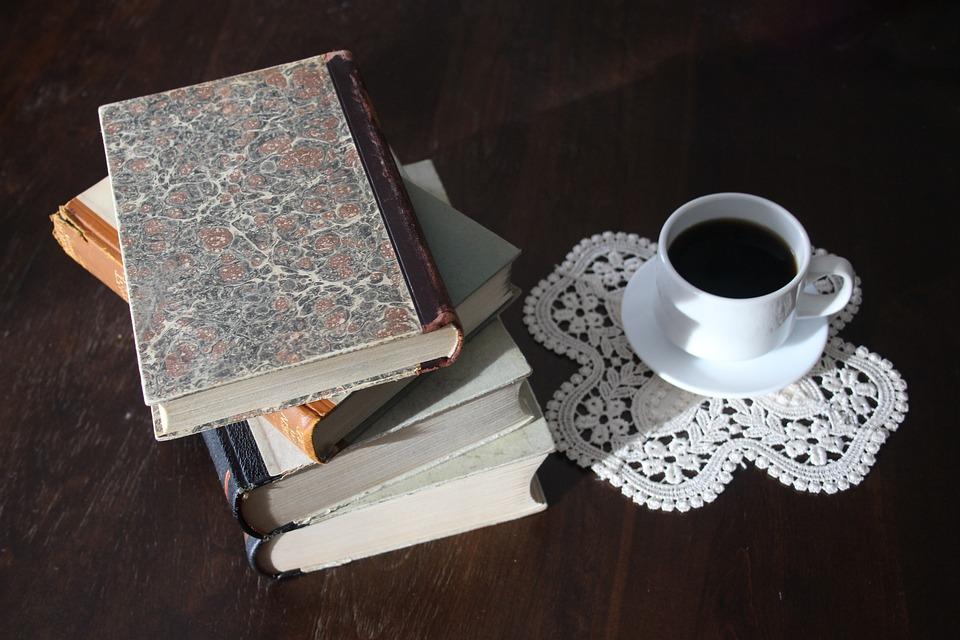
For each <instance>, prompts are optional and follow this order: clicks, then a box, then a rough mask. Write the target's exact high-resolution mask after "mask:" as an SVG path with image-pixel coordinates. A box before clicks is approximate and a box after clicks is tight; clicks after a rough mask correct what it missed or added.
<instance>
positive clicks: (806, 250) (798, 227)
mask: <svg viewBox="0 0 960 640" xmlns="http://www.w3.org/2000/svg"><path fill="white" fill-rule="evenodd" d="M716 200H749V201H751V202H753V203H754V204H760V205H763V206H764V207H766V208H767V209H769V210H771V211H774V212H775V213H776V214H777V215H779V216H780V217H781V218H783V219H784V220H786V221H787V223H788V224H789V225H790V226H792V227H793V228H794V230H795V231H796V232H797V237H798V238H799V239H800V242H801V244H802V245H803V246H801V247H799V254H797V253H796V252H795V253H794V259H795V260H797V273H796V275H794V277H793V278H791V279H790V281H789V282H787V283H786V284H784V285H783V286H781V287H780V288H778V289H775V290H774V291H770V292H768V293H765V294H763V295H760V296H754V297H751V298H729V297H726V296H721V295H717V294H715V293H710V292H709V291H704V290H703V289H701V288H700V287H697V286H696V285H694V284H693V283H691V282H690V281H688V280H687V279H686V278H684V277H683V276H681V275H680V273H679V272H678V271H677V270H676V268H675V267H674V266H673V263H672V262H671V261H670V258H669V256H668V255H667V248H668V246H669V245H668V242H667V240H668V238H669V235H670V231H672V229H673V227H674V226H675V225H676V223H677V220H678V219H680V217H681V216H683V215H684V214H685V213H686V212H688V211H690V210H691V209H694V208H696V207H699V206H702V205H704V204H707V203H710V202H714V201H716ZM731 217H733V218H735V219H741V220H751V221H752V222H755V221H754V220H752V219H750V218H748V217H740V218H737V216H730V215H724V216H716V218H731ZM707 219H712V218H707ZM694 224H697V223H694ZM777 235H778V236H780V237H781V239H783V240H785V241H787V239H786V238H783V236H782V234H780V233H777ZM787 244H788V246H789V247H790V249H791V250H794V249H795V247H794V243H793V242H789V241H787ZM811 254H812V249H811V245H810V238H809V236H808V235H807V231H806V229H804V227H803V225H802V224H801V223H800V221H799V220H798V219H797V218H796V216H794V215H793V214H792V213H790V212H789V211H788V210H787V209H786V208H784V207H783V206H781V205H779V204H777V203H776V202H773V201H772V200H768V199H767V198H764V197H762V196H757V195H753V194H750V193H741V192H737V191H724V192H719V193H711V194H707V195H703V196H700V197H698V198H694V199H693V200H690V201H688V202H685V203H684V204H682V205H680V206H679V207H677V209H676V210H674V212H673V213H671V214H670V215H669V216H668V217H667V219H666V221H665V222H664V223H663V226H662V227H660V235H659V237H658V239H657V260H658V261H659V263H660V265H661V266H662V267H663V268H665V269H667V271H668V273H669V274H670V276H671V277H672V278H673V279H674V280H675V281H677V282H679V283H682V284H683V285H684V286H686V287H687V288H689V289H691V290H692V291H694V292H696V293H697V294H698V295H701V296H707V297H708V298H709V299H712V300H717V301H722V302H725V303H728V304H741V305H742V304H756V303H757V302H763V301H766V300H770V299H773V298H778V297H780V296H782V295H784V294H785V293H787V292H789V291H791V290H794V289H796V288H798V287H799V285H800V284H801V283H802V282H803V280H804V278H805V277H806V273H807V269H808V268H809V266H810V260H811V257H812V256H811Z"/></svg>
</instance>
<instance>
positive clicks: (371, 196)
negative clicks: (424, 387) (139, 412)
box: [99, 52, 463, 437]
mask: <svg viewBox="0 0 960 640" xmlns="http://www.w3.org/2000/svg"><path fill="white" fill-rule="evenodd" d="M99 113H100V125H101V131H102V133H103V141H104V150H105V152H106V157H107V165H108V169H109V175H110V184H111V191H112V195H113V201H114V205H115V212H116V216H117V230H118V233H119V238H120V251H121V257H122V263H123V267H124V280H125V284H126V289H127V299H128V302H129V306H130V311H131V318H132V321H133V329H134V341H135V344H136V349H137V358H138V364H139V367H140V374H141V386H142V388H143V396H144V401H145V402H146V403H147V404H148V405H149V406H151V408H153V409H154V411H155V413H156V420H155V422H156V425H157V428H158V430H159V435H161V436H165V437H179V436H182V435H188V434H191V433H196V432H198V431H202V430H206V429H210V428H213V427H216V426H221V425H224V424H227V423H231V422H236V421H237V420H240V419H243V418H246V417H248V416H252V415H260V414H263V413H268V412H275V411H278V410H281V409H284V408H287V407H290V406H295V405H302V404H305V403H307V402H311V401H315V400H320V399H323V398H327V397H330V396H334V395H336V394H340V393H344V392H346V391H350V390H356V389H360V388H364V387H369V386H373V385H377V384H382V383H384V382H389V381H391V380H397V379H400V378H404V377H409V376H414V375H418V374H419V373H421V372H424V371H429V370H433V369H436V368H438V367H441V366H444V365H446V364H449V363H450V362H452V361H453V360H454V359H455V358H456V357H457V355H458V354H459V351H460V348H461V346H462V341H463V332H462V329H461V327H460V323H459V320H458V318H457V314H456V312H455V310H454V308H453V305H452V303H451V302H450V300H449V297H448V295H447V292H446V290H445V288H444V285H443V281H442V279H441V278H440V276H439V274H438V272H437V269H436V265H435V263H434V261H433V258H432V255H431V253H430V249H429V247H428V245H427V244H426V241H425V240H424V238H423V233H422V230H421V228H420V225H419V222H418V220H417V217H416V214H415V212H414V210H413V206H412V204H411V202H410V198H409V195H408V194H407V191H406V189H405V187H404V184H403V181H402V179H401V176H400V173H399V170H398V168H397V166H396V164H395V162H394V159H393V156H392V154H391V153H390V150H389V148H388V147H387V145H386V142H385V140H384V138H383V135H382V133H381V132H380V129H379V127H378V126H377V119H376V116H375V114H374V111H373V107H372V105H371V104H370V101H369V99H368V98H367V94H366V91H365V89H364V86H363V83H362V81H361V79H360V75H359V72H358V70H357V67H356V64H355V63H354V61H353V58H352V56H351V55H350V54H349V53H348V52H334V53H330V54H324V55H322V56H316V57H313V58H308V59H306V60H300V61H297V62H292V63H288V64H283V65H278V66H275V67H270V68H268V69H262V70H259V71H253V72H249V73H245V74H241V75H237V76H232V77H229V78H222V79H219V80H213V81H209V82H205V83H201V84H197V85H193V86H190V87H184V88H179V89H174V90H171V91H164V92H161V93H156V94H152V95H148V96H143V97H138V98H133V99H129V100H124V101H121V102H115V103H112V104H108V105H104V106H102V107H101V108H100V110H99Z"/></svg>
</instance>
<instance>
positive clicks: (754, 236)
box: [667, 218, 797, 298]
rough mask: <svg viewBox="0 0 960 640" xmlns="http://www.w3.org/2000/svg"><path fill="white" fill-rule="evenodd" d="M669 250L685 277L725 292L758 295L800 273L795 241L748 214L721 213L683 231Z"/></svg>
mask: <svg viewBox="0 0 960 640" xmlns="http://www.w3.org/2000/svg"><path fill="white" fill-rule="evenodd" d="M667 256H668V257H669V258H670V262H671V263H673V266H674V268H675V269H676V270H677V272H678V273H679V274H680V275H681V276H682V277H683V279H684V280H686V281H687V282H689V283H690V284H692V285H693V286H695V287H697V288H698V289H700V290H702V291H706V292H707V293H712V294H714V295H717V296H723V297H724V298H755V297H757V296H762V295H764V294H767V293H770V292H772V291H776V290H777V289H779V288H780V287H782V286H783V285H785V284H787V283H788V282H790V281H791V280H792V279H793V277H794V276H795V275H797V263H796V260H794V257H793V252H792V251H790V247H789V246H788V245H787V243H786V242H785V241H784V240H783V239H782V238H780V237H779V236H777V235H775V234H773V233H771V232H770V231H768V230H767V229H765V228H764V227H761V226H760V225H758V224H754V223H752V222H748V221H746V220H734V219H730V218H719V219H716V220H707V221H706V222H701V223H699V224H695V225H693V226H692V227H690V228H689V229H686V230H684V231H683V232H681V233H680V235H678V236H677V237H676V238H675V239H674V240H673V242H671V243H670V246H669V247H668V249H667Z"/></svg>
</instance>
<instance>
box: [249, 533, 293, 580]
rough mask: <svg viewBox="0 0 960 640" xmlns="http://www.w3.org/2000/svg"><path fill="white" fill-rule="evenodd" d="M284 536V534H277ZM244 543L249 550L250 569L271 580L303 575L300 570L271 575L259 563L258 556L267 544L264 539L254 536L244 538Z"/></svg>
mask: <svg viewBox="0 0 960 640" xmlns="http://www.w3.org/2000/svg"><path fill="white" fill-rule="evenodd" d="M277 535H283V534H277ZM244 542H245V543H246V548H247V562H248V563H250V567H251V568H252V569H253V570H254V571H256V572H257V573H259V574H260V575H264V576H267V577H270V578H275V579H278V580H279V579H282V578H292V577H294V576H299V575H301V574H302V573H303V571H301V570H300V569H291V570H290V571H284V572H282V573H271V572H269V571H267V570H266V569H264V568H263V567H262V566H260V563H259V562H258V561H257V555H258V554H259V553H260V549H261V548H262V547H263V545H264V543H266V542H267V540H266V539H263V538H255V537H254V536H244Z"/></svg>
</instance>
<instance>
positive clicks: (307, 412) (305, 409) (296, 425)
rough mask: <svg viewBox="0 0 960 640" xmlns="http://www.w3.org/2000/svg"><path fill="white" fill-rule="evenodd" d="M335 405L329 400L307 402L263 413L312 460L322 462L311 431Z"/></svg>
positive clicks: (274, 426) (273, 425) (272, 424)
mask: <svg viewBox="0 0 960 640" xmlns="http://www.w3.org/2000/svg"><path fill="white" fill-rule="evenodd" d="M335 407H336V405H335V404H333V403H332V402H330V401H329V400H318V401H316V402H308V403H307V404H304V405H299V406H296V407H289V408H287V409H283V410H282V411H277V412H274V413H267V414H264V416H263V417H264V418H265V419H266V420H267V422H269V423H270V425H271V426H272V427H273V428H274V429H276V430H277V431H279V432H280V433H282V434H283V435H285V436H286V437H287V439H288V440H290V441H291V442H292V443H293V444H295V445H297V448H299V449H300V450H301V451H303V452H304V453H305V454H307V455H308V456H310V459H311V460H313V461H314V462H323V458H322V457H321V456H320V455H318V453H317V451H316V447H314V444H313V431H314V429H316V428H317V426H318V425H319V424H320V421H321V420H322V419H323V418H324V416H326V415H327V414H328V413H330V411H332V410H333V409H334V408H335Z"/></svg>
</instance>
